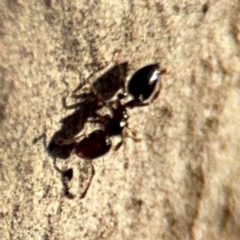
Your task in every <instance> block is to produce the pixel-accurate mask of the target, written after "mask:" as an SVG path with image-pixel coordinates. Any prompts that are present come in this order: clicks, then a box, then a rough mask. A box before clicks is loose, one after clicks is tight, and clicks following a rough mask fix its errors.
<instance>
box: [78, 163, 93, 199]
mask: <svg viewBox="0 0 240 240" xmlns="http://www.w3.org/2000/svg"><path fill="white" fill-rule="evenodd" d="M91 168H92V174H91V177H90V179H89V182H88V184H87V186H86V188H85V190H84V191H83V193H82V194H81V196H80V199H83V198H84V197H85V196H86V194H87V192H88V189H89V187H90V185H91V183H92V180H93V177H94V175H95V169H94V166H93V164H92V163H91Z"/></svg>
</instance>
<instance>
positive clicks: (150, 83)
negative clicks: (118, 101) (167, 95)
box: [127, 63, 166, 107]
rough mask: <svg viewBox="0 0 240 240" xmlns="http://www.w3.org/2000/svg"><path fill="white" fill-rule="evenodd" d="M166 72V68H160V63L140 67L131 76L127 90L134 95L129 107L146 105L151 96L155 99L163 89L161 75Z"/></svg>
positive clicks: (152, 99)
mask: <svg viewBox="0 0 240 240" xmlns="http://www.w3.org/2000/svg"><path fill="white" fill-rule="evenodd" d="M165 72H166V70H165V69H162V70H159V64H157V63H156V64H150V65H147V66H144V67H142V68H140V69H139V70H138V71H136V72H135V73H134V74H133V76H132V77H131V78H130V80H129V83H128V86H127V92H128V93H129V94H130V95H131V96H132V97H133V100H132V101H131V102H129V103H128V107H135V106H145V105H148V104H149V103H145V101H146V100H147V99H149V98H150V97H151V102H152V101H154V100H155V99H156V98H157V97H158V95H159V93H160V90H161V75H162V74H164V73H165Z"/></svg>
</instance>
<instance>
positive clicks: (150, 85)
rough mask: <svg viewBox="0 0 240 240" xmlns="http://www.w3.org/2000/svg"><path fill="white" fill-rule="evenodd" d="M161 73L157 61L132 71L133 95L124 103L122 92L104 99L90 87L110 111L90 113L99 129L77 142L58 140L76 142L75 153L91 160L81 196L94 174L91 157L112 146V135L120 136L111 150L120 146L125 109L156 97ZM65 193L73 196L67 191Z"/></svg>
mask: <svg viewBox="0 0 240 240" xmlns="http://www.w3.org/2000/svg"><path fill="white" fill-rule="evenodd" d="M163 73H165V70H162V71H160V70H159V65H158V64H152V65H147V66H145V67H143V68H141V69H139V70H138V71H137V72H135V74H134V75H133V76H132V77H131V79H130V81H129V83H128V88H127V90H128V93H129V94H131V95H132V97H133V99H132V100H130V101H128V102H126V103H125V104H122V103H121V100H122V99H123V98H124V97H125V96H124V95H123V94H118V96H117V100H116V101H114V102H106V101H105V100H104V99H103V98H102V96H101V95H99V94H98V92H97V91H96V90H95V89H94V86H92V88H93V91H92V92H93V93H94V94H95V95H96V96H97V98H98V104H99V106H105V107H107V108H108V109H109V110H110V114H106V115H104V116H102V115H99V114H98V113H96V112H93V113H92V118H93V120H92V122H97V123H100V125H101V126H102V128H101V129H99V130H95V131H93V132H91V133H90V134H89V135H87V136H85V137H83V138H82V139H81V140H80V141H79V142H77V141H76V140H77V139H78V137H77V138H73V139H65V140H63V141H62V143H61V144H63V145H65V144H67V145H69V144H75V146H74V152H75V154H76V155H78V156H79V157H81V158H83V159H85V160H88V161H90V164H91V168H92V174H91V177H90V180H89V182H88V184H87V186H86V188H85V190H84V191H83V193H82V194H81V197H80V198H84V197H85V196H86V194H87V191H88V189H89V187H90V185H91V182H92V179H93V176H94V174H95V170H94V167H93V164H92V160H94V159H96V158H98V157H101V156H103V155H104V154H106V153H107V152H108V151H109V150H110V149H111V146H112V143H111V137H112V136H121V141H120V142H119V143H118V144H117V145H116V146H115V148H114V150H115V151H116V150H118V149H119V148H120V146H121V145H122V143H123V130H124V129H125V128H126V127H127V119H128V116H127V108H133V107H137V106H145V105H148V104H149V103H145V101H146V100H147V99H149V98H150V97H151V96H152V95H153V96H152V100H154V99H156V97H157V96H158V95H159V92H160V86H161V83H160V79H161V74H163ZM133 138H134V139H135V140H138V139H137V138H135V136H133ZM67 194H68V195H70V196H72V195H71V194H70V193H69V192H68V191H67Z"/></svg>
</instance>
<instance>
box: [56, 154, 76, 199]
mask: <svg viewBox="0 0 240 240" xmlns="http://www.w3.org/2000/svg"><path fill="white" fill-rule="evenodd" d="M56 161H57V159H56V158H55V159H54V161H53V167H54V169H55V170H56V171H57V172H58V173H60V174H61V182H62V185H63V192H64V196H66V197H67V198H69V199H73V198H74V195H73V194H72V193H70V191H69V189H70V188H69V186H68V182H69V181H71V179H72V177H73V170H72V168H69V169H68V170H61V169H60V168H59V167H58V166H57V164H56Z"/></svg>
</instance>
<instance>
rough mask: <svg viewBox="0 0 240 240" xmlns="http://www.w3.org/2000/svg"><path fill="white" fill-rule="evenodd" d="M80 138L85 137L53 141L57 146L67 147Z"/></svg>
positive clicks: (83, 135)
mask: <svg viewBox="0 0 240 240" xmlns="http://www.w3.org/2000/svg"><path fill="white" fill-rule="evenodd" d="M82 137H86V135H85V134H82V135H80V136H77V137H74V138H71V139H62V138H59V139H56V140H55V143H56V144H58V145H69V144H71V143H75V142H76V141H77V140H78V139H79V138H82Z"/></svg>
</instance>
